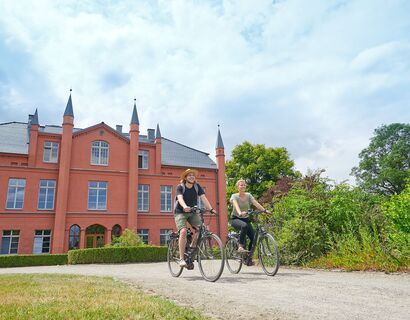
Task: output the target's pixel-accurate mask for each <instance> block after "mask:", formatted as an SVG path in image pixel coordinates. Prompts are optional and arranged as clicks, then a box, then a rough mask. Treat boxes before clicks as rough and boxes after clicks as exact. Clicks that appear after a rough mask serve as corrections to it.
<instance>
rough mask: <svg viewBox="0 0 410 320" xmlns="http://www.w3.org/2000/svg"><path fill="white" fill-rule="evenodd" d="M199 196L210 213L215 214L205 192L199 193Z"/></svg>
mask: <svg viewBox="0 0 410 320" xmlns="http://www.w3.org/2000/svg"><path fill="white" fill-rule="evenodd" d="M199 198H201V201H202V203H203V204H204V205H205V208H206V209H208V210H209V212H210V213H213V214H216V211H215V209H213V208H212V206H211V204H210V203H209V201H208V199H207V197H206V196H205V194H202V195H200V196H199Z"/></svg>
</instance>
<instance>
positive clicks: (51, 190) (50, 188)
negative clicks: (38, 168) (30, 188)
mask: <svg viewBox="0 0 410 320" xmlns="http://www.w3.org/2000/svg"><path fill="white" fill-rule="evenodd" d="M42 182H45V183H46V185H45V186H42V185H41V183H42ZM53 184H54V185H53ZM41 189H45V191H46V192H45V199H44V205H43V207H40V194H41ZM55 194H56V181H55V180H40V182H39V187H38V201H37V209H38V210H53V209H54V200H55ZM50 197H52V201H53V204H52V206H51V208H47V202H48V201H47V200H48V199H49V198H50Z"/></svg>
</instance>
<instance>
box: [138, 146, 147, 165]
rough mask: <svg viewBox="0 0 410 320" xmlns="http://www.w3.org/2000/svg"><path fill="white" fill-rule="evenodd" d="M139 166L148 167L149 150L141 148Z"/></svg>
mask: <svg viewBox="0 0 410 320" xmlns="http://www.w3.org/2000/svg"><path fill="white" fill-rule="evenodd" d="M138 168H140V169H148V151H147V150H140V151H139V154H138Z"/></svg>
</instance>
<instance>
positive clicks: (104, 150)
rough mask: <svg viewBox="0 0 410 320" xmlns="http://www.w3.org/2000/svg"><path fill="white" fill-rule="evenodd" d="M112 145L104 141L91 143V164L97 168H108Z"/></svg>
mask: <svg viewBox="0 0 410 320" xmlns="http://www.w3.org/2000/svg"><path fill="white" fill-rule="evenodd" d="M109 155H110V145H109V144H108V143H107V142H105V141H102V140H97V141H93V142H92V143H91V164H92V165H95V166H108V158H109Z"/></svg>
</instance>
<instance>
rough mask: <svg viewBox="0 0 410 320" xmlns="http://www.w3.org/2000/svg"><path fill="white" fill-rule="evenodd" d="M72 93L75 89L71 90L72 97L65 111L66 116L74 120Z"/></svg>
mask: <svg viewBox="0 0 410 320" xmlns="http://www.w3.org/2000/svg"><path fill="white" fill-rule="evenodd" d="M71 91H73V89H70V97H69V98H68V102H67V107H66V108H65V111H64V116H70V117H73V118H74V112H73V103H72V101H71Z"/></svg>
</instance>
